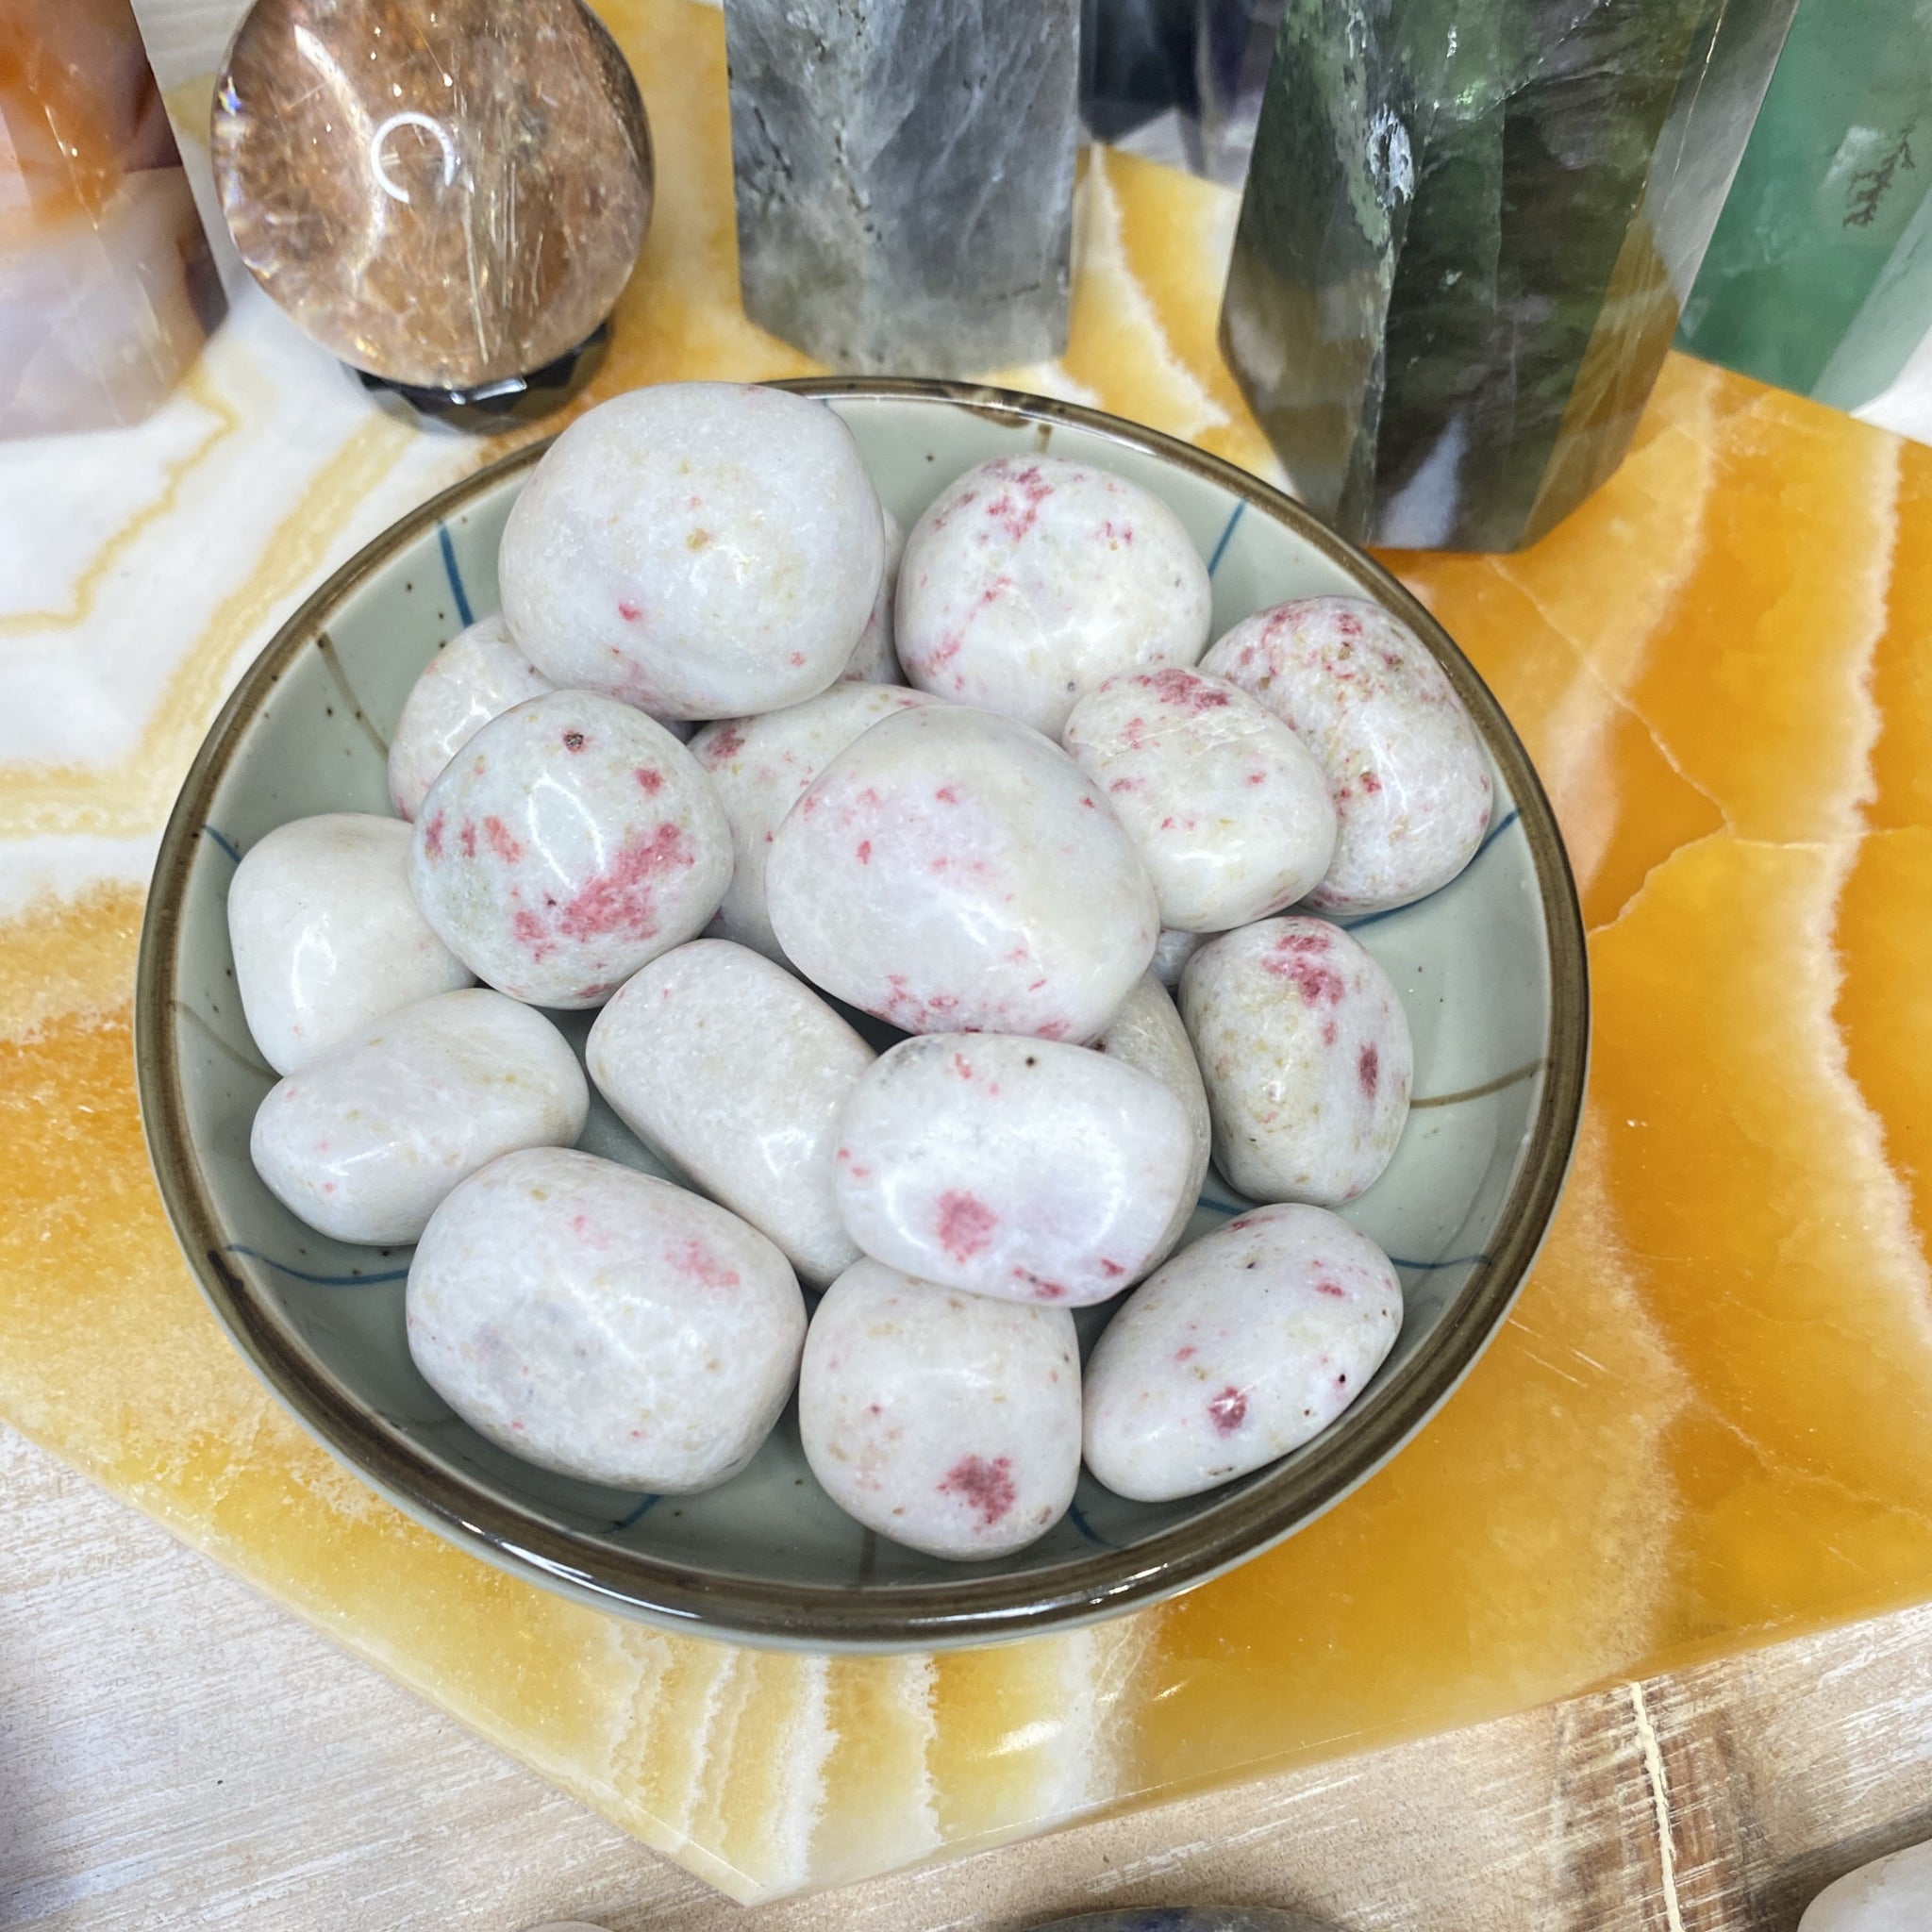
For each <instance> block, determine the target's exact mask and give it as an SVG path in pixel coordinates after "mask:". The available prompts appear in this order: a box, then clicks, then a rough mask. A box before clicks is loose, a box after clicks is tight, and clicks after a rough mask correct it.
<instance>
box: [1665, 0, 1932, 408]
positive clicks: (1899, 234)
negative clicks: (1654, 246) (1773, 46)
mask: <svg viewBox="0 0 1932 1932" xmlns="http://www.w3.org/2000/svg"><path fill="white" fill-rule="evenodd" d="M1928 329H1932V0H1803V5H1801V6H1800V8H1799V9H1798V16H1797V19H1796V20H1795V21H1794V22H1793V23H1792V26H1791V32H1790V39H1789V40H1788V41H1787V42H1785V51H1784V58H1782V59H1781V60H1780V61H1779V62H1778V67H1777V72H1776V74H1775V75H1774V76H1773V77H1772V83H1771V88H1770V91H1769V92H1767V93H1766V95H1765V97H1764V107H1763V108H1762V110H1761V111H1760V113H1759V114H1758V117H1757V126H1756V127H1755V128H1754V129H1753V130H1752V134H1751V142H1750V145H1749V146H1748V147H1747V148H1746V149H1745V151H1744V158H1743V160H1742V162H1741V163H1740V166H1739V169H1738V175H1737V180H1736V182H1735V183H1734V184H1733V186H1732V189H1731V196H1730V200H1729V201H1728V202H1726V203H1725V205H1724V214H1723V216H1722V217H1721V218H1720V220H1719V222H1718V225H1717V231H1716V233H1715V234H1714V235H1713V236H1712V237H1711V242H1710V248H1709V250H1708V252H1707V254H1706V256H1705V258H1704V267H1703V269H1702V270H1701V272H1700V273H1699V275H1698V277H1697V282H1696V285H1695V287H1694V288H1693V289H1692V290H1691V299H1690V300H1689V302H1687V303H1686V304H1685V307H1684V319H1683V325H1682V327H1681V330H1680V332H1679V335H1678V341H1679V342H1680V344H1681V345H1682V346H1683V347H1684V348H1687V349H1689V350H1691V352H1692V353H1693V354H1694V355H1698V356H1704V357H1707V358H1709V359H1710V360H1712V361H1714V362H1723V363H1724V364H1726V365H1728V366H1729V367H1730V368H1732V369H1739V370H1742V371H1743V372H1744V373H1745V374H1746V375H1756V376H1758V377H1760V378H1761V379H1762V380H1763V381H1766V382H1774V383H1776V384H1778V385H1779V387H1781V388H1784V389H1793V390H1797V391H1801V392H1802V393H1804V394H1807V395H1814V396H1817V397H1819V398H1820V399H1821V400H1822V401H1824V402H1828V403H1834V404H1836V405H1838V407H1839V408H1856V407H1857V405H1858V404H1860V403H1864V402H1869V401H1870V400H1871V399H1872V398H1873V397H1874V395H1876V394H1877V393H1878V392H1879V391H1880V390H1882V389H1884V388H1885V387H1886V385H1887V384H1888V383H1890V381H1891V380H1892V378H1893V377H1894V376H1896V375H1898V373H1899V371H1900V370H1901V369H1902V368H1903V367H1904V365H1905V362H1906V358H1907V357H1908V356H1909V355H1910V354H1911V352H1912V350H1913V349H1914V348H1915V347H1916V346H1917V344H1918V343H1919V341H1921V340H1922V339H1923V338H1924V336H1925V334H1926V333H1927V331H1928Z"/></svg>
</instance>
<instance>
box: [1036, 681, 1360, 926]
mask: <svg viewBox="0 0 1932 1932" xmlns="http://www.w3.org/2000/svg"><path fill="white" fill-rule="evenodd" d="M1060 741H1061V742H1062V743H1063V744H1064V745H1065V746H1066V748H1067V750H1068V751H1069V752H1070V753H1071V754H1072V755H1073V758H1074V762H1075V763H1076V764H1077V765H1078V766H1079V767H1080V769H1081V770H1082V771H1083V772H1085V773H1086V774H1087V775H1088V777H1090V778H1091V779H1092V781H1093V783H1094V784H1095V785H1096V786H1097V787H1098V788H1099V789H1100V791H1101V792H1102V793H1103V794H1104V795H1105V796H1106V799H1107V802H1108V805H1109V806H1111V807H1112V808H1113V812H1114V816H1115V817H1116V818H1118V819H1119V820H1120V822H1121V824H1124V826H1125V827H1126V828H1127V835H1128V837H1129V838H1131V839H1132V840H1133V841H1134V844H1135V848H1136V849H1137V850H1138V851H1139V852H1140V855H1141V862H1142V863H1143V864H1144V865H1145V866H1146V868H1147V876H1148V877H1149V878H1150V879H1152V880H1153V881H1154V891H1155V894H1156V896H1157V897H1158V899H1159V901H1160V923H1161V924H1162V925H1164V926H1168V927H1177V928H1180V929H1183V930H1187V931H1193V932H1224V931H1226V930H1227V928H1228V927H1230V926H1235V925H1245V924H1248V923H1249V921H1251V920H1256V919H1262V918H1265V917H1266V916H1267V915H1268V914H1269V913H1271V912H1279V911H1280V910H1281V908H1283V907H1284V906H1292V905H1293V904H1294V903H1295V901H1296V900H1298V899H1301V898H1303V897H1305V896H1306V895H1307V893H1308V892H1310V891H1313V890H1314V888H1315V887H1316V886H1317V885H1319V884H1320V883H1321V880H1322V875H1323V874H1324V873H1325V872H1326V871H1327V870H1328V861H1329V859H1330V858H1333V856H1334V853H1335V808H1334V806H1333V805H1332V804H1330V803H1329V799H1328V785H1327V781H1326V779H1324V777H1323V775H1322V768H1321V766H1320V765H1318V764H1317V763H1316V762H1315V760H1314V758H1313V756H1312V755H1311V754H1310V753H1309V751H1308V750H1307V747H1306V746H1305V745H1304V744H1303V743H1302V742H1301V741H1300V740H1299V739H1298V738H1296V737H1295V735H1294V733H1293V732H1292V731H1291V730H1290V729H1289V728H1288V726H1287V725H1286V724H1283V723H1282V722H1281V720H1280V719H1279V718H1277V717H1275V715H1274V713H1273V712H1272V711H1270V710H1269V709H1267V708H1266V707H1265V706H1263V705H1260V704H1258V703H1257V701H1256V700H1255V699H1253V698H1251V697H1250V696H1249V695H1248V694H1247V692H1246V691H1239V690H1237V689H1236V688H1235V687H1234V686H1233V685H1231V684H1229V683H1228V682H1227V681H1226V680H1225V679H1224V678H1220V677H1208V676H1204V675H1202V674H1201V673H1200V672H1198V671H1190V670H1187V669H1186V668H1185V667H1183V666H1180V665H1169V666H1167V667H1165V668H1164V669H1162V670H1159V671H1129V672H1124V673H1122V674H1121V675H1119V676H1117V677H1109V678H1108V680H1107V682H1106V683H1105V684H1103V685H1101V686H1099V687H1098V689H1096V690H1094V691H1089V692H1088V694H1087V695H1086V696H1085V697H1084V698H1082V699H1081V700H1080V702H1079V703H1078V704H1077V705H1075V706H1074V709H1073V713H1072V715H1071V716H1070V717H1069V718H1068V719H1067V723H1066V728H1065V730H1064V731H1063V732H1062V733H1061V735H1060Z"/></svg>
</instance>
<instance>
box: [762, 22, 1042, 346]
mask: <svg viewBox="0 0 1932 1932" xmlns="http://www.w3.org/2000/svg"><path fill="white" fill-rule="evenodd" d="M1079 16H1080V9H1079V5H1078V0H996V4H992V5H988V4H985V0H980V4H977V5H974V6H970V7H969V6H943V7H933V6H919V5H914V4H911V0H880V4H877V5H874V6H870V7H865V8H858V7H852V6H849V5H844V4H841V0H725V6H724V35H725V44H726V47H727V49H728V52H729V56H730V65H731V152H732V161H733V165H734V167H735V169H736V171H737V183H738V256H739V281H740V285H741V290H742V292H743V296H744V308H745V313H746V314H747V315H749V316H750V317H751V319H752V320H753V321H754V322H756V323H758V325H760V326H762V327H765V328H768V329H770V330H771V331H772V332H773V333H774V335H778V336H782V337H783V338H784V339H785V340H786V341H788V342H791V343H793V344H795V345H796V346H797V347H799V348H801V349H803V350H804V351H805V352H806V354H807V355H808V356H813V357H816V358H818V359H819V360H820V361H822V362H828V363H830V364H831V365H832V366H833V367H834V368H837V369H849V370H856V371H858V372H860V373H861V374H867V375H883V374H899V375H978V374H982V373H983V372H985V371H986V370H989V369H997V368H1000V367H1003V366H1004V365H1006V364H1008V363H1012V362H1034V361H1039V360H1041V359H1043V358H1047V357H1050V356H1056V355H1058V353H1059V351H1060V349H1061V348H1062V346H1063V345H1064V344H1065V341H1066V332H1067V288H1068V264H1069V259H1070V256H1071V251H1072V242H1073V195H1074V151H1075V146H1076V142H1077V138H1078V133H1079V102H1078V88H1077V68H1078V39H1077V36H1078V28H1079Z"/></svg>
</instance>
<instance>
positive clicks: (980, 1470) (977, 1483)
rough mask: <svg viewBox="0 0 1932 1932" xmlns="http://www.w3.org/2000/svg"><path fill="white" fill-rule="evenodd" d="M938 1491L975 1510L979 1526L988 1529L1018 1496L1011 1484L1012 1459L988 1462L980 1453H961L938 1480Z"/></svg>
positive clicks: (1005, 1458)
mask: <svg viewBox="0 0 1932 1932" xmlns="http://www.w3.org/2000/svg"><path fill="white" fill-rule="evenodd" d="M940 1494H941V1495H942V1496H958V1498H959V1499H960V1500H961V1501H962V1502H963V1503H964V1504H965V1505H966V1506H967V1507H968V1508H971V1509H976V1510H977V1511H978V1512H979V1521H980V1525H981V1527H983V1528H986V1529H991V1527H992V1525H993V1524H995V1523H997V1522H998V1521H999V1520H1000V1518H1001V1517H1002V1516H1004V1515H1005V1514H1006V1513H1007V1511H1008V1509H1010V1508H1011V1507H1013V1504H1014V1501H1015V1499H1016V1498H1017V1497H1018V1495H1019V1491H1017V1490H1016V1489H1015V1488H1014V1487H1013V1464H1012V1460H1011V1458H1010V1457H1005V1456H1002V1457H997V1458H995V1459H994V1460H993V1461H991V1462H989V1461H988V1460H987V1459H986V1458H985V1457H983V1456H962V1457H960V1458H959V1459H958V1462H956V1463H954V1465H953V1466H952V1468H951V1469H949V1470H948V1471H947V1472H946V1474H945V1475H944V1477H943V1478H942V1479H941V1483H940Z"/></svg>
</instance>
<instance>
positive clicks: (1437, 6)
mask: <svg viewBox="0 0 1932 1932" xmlns="http://www.w3.org/2000/svg"><path fill="white" fill-rule="evenodd" d="M1794 5H1795V0H1609V4H1606V5H1600V6H1594V7H1587V8H1585V7H1552V6H1548V5H1541V4H1537V0H1480V4H1476V5H1471V4H1469V0H1382V4H1372V0H1290V5H1289V7H1288V8H1287V11H1286V12H1285V14H1284V15H1283V18H1282V23H1281V29H1280V34H1279V37H1278V39H1277V40H1276V42H1275V53H1274V66H1273V69H1272V70H1271V72H1270V75H1269V80H1268V87H1267V91H1266V93H1265V95H1264V97H1263V101H1262V107H1261V116H1260V122H1259V125H1258V128H1257V135H1256V141H1255V149H1254V156H1253V159H1252V161H1251V164H1250V168H1249V174H1248V185H1247V192H1246V195H1245V197H1244V200H1243V202H1242V207H1241V221H1240V225H1239V227H1238V229H1237V232H1236V237H1235V245H1234V257H1233V263H1232V266H1231V268H1230V271H1229V274H1228V279H1227V289H1226V294H1225V298H1224V307H1223V311H1222V343H1223V347H1224V352H1225V354H1226V357H1227V359H1228V362H1229V364H1230V366H1231V367H1232V369H1233V370H1234V373H1235V375H1236V378H1237V380H1238V381H1239V382H1240V384H1241V389H1242V391H1243V392H1244V394H1245V395H1246V397H1247V399H1248V402H1249V404H1250V405H1251V406H1252V408H1254V411H1255V414H1256V416H1257V418H1258V419H1259V422H1260V424H1261V426H1262V428H1263V430H1264V431H1265V433H1266V434H1267V436H1268V439H1269V441H1271V442H1272V443H1273V444H1274V449H1275V452H1276V454H1277V455H1278V456H1279V457H1280V458H1281V461H1282V463H1283V465H1284V466H1285V467H1286V469H1287V470H1288V472H1289V475H1291V478H1292V479H1293V482H1294V485H1295V488H1296V490H1297V491H1298V492H1299V493H1300V494H1301V496H1302V497H1303V498H1304V500H1305V501H1306V502H1307V503H1308V505H1309V506H1310V507H1311V508H1314V509H1315V510H1316V511H1318V512H1319V513H1320V514H1321V515H1323V516H1324V517H1326V518H1327V519H1328V520H1329V521H1330V522H1332V523H1333V524H1334V525H1336V527H1337V528H1339V529H1340V530H1341V531H1342V532H1343V534H1345V535H1347V536H1350V537H1353V538H1356V539H1357V540H1360V541H1371V542H1378V543H1397V544H1405V545H1418V546H1423V545H1426V546H1431V547H1437V548H1448V549H1457V550H1513V549H1515V548H1517V547H1518V546H1520V545H1522V544H1524V543H1527V542H1530V541H1533V540H1534V539H1535V538H1537V537H1538V536H1540V535H1541V533H1542V532H1543V531H1545V530H1547V529H1548V528H1549V527H1550V526H1551V525H1553V524H1555V523H1556V522H1557V520H1558V519H1559V518H1561V517H1563V516H1564V515H1566V514H1567V513H1568V512H1569V511H1570V510H1572V509H1574V508H1575V506H1576V505H1577V504H1578V503H1580V502H1581V501H1582V500H1583V498H1584V497H1585V496H1587V495H1588V494H1589V493H1590V491H1591V490H1593V489H1594V488H1595V487H1596V486H1597V485H1598V484H1599V483H1601V482H1602V481H1603V479H1604V478H1605V477H1606V476H1607V475H1609V473H1610V472H1611V471H1612V470H1613V469H1615V467H1616V466H1617V463H1618V461H1619V460H1620V459H1621V458H1622V457H1623V455H1624V450H1625V449H1626V448H1627V446H1628V444H1629V441H1630V437H1631V433H1632V431H1633V430H1634V428H1635V426H1636V423H1637V418H1638V415H1639V412H1640V411H1641V408H1642V406H1643V402H1644V398H1645V397H1646V396H1647V395H1648V394H1649V392H1650V388H1651V384H1652V383H1653V382H1654V381H1655V380H1656V377H1657V370H1658V367H1659V366H1660V365H1661V363H1662V360H1663V357H1664V353H1665V351H1666V350H1667V349H1668V347H1669V346H1670V341H1671V336H1672V333H1673V331H1674V329H1675V327H1676V324H1677V314H1678V309H1679V308H1680V306H1681V303H1682V300H1683V296H1684V293H1685V292H1686V291H1688V290H1689V288H1690V286H1691V279H1692V277H1693V276H1694V275H1695V274H1696V271H1697V264H1698V262H1699V260H1700V259H1701V258H1702V257H1703V254H1704V250H1705V245H1706V243H1707V241H1708V239H1709V236H1710V231H1711V226H1712V224H1713V223H1714V222H1715V221H1716V219H1717V215H1718V210H1719V208H1720V207H1721V205H1722V204H1723V201H1724V192H1725V190H1726V188H1727V186H1728V184H1729V182H1730V178H1731V175H1732V173H1733V171H1734V170H1735V168H1736V166H1737V162H1738V157H1739V156H1740V154H1741V153H1742V151H1743V146H1744V142H1745V139H1746V137H1747V135H1748V134H1749V132H1750V127H1751V123H1752V118H1753V116H1754V115H1755V114H1756V112H1757V105H1758V102H1759V100H1760V99H1761V97H1762V95H1763V92H1764V89H1765V86H1766V84H1767V82H1768V81H1769V79H1770V77H1771V73H1772V69H1773V67H1774V64H1775V62H1776V59H1777V54H1778V48H1779V46H1780V44H1781V43H1782V41H1783V38H1784V34H1785V30H1786V28H1787V27H1788V26H1789V25H1790V16H1791V11H1792V8H1793V6H1794Z"/></svg>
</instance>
